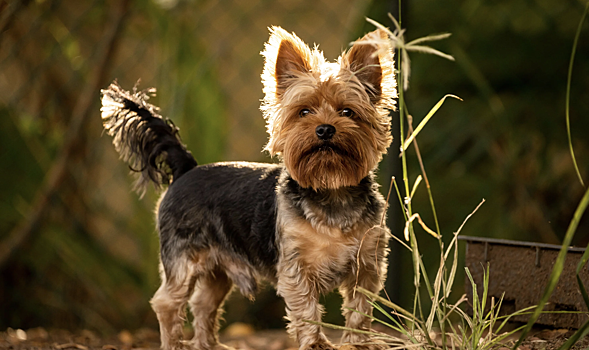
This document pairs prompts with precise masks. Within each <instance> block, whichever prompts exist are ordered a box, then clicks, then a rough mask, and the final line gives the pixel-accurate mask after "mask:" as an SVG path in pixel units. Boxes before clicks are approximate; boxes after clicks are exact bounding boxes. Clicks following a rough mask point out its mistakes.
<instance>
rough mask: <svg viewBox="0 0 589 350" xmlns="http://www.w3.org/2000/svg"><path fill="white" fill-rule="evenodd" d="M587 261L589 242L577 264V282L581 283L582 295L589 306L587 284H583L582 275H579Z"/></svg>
mask: <svg viewBox="0 0 589 350" xmlns="http://www.w3.org/2000/svg"><path fill="white" fill-rule="evenodd" d="M587 261H589V244H588V245H587V248H585V253H583V256H582V257H581V260H580V261H579V263H578V264H577V273H576V275H577V283H578V284H579V290H581V295H583V301H584V302H585V305H586V306H587V308H589V296H588V295H587V290H586V289H585V285H584V284H583V281H581V277H580V276H579V274H580V273H581V270H582V269H583V267H584V266H585V265H586V264H587Z"/></svg>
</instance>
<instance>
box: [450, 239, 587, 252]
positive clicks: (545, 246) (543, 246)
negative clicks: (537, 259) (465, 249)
mask: <svg viewBox="0 0 589 350" xmlns="http://www.w3.org/2000/svg"><path fill="white" fill-rule="evenodd" d="M458 240H459V241H466V242H476V243H485V246H488V244H489V243H491V244H498V245H507V246H516V247H529V248H536V249H552V250H560V249H561V248H562V246H560V245H557V244H547V243H536V242H525V241H512V240H509V239H500V238H485V237H473V236H458ZM568 251H569V252H579V253H584V252H585V248H579V247H568ZM537 252H538V250H537Z"/></svg>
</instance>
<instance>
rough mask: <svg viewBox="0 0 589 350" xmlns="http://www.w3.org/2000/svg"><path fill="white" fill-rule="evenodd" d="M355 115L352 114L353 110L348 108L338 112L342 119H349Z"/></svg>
mask: <svg viewBox="0 0 589 350" xmlns="http://www.w3.org/2000/svg"><path fill="white" fill-rule="evenodd" d="M355 114H356V113H354V111H353V110H351V109H349V108H344V109H342V111H341V112H340V115H341V116H342V117H347V118H351V117H353V116H354V115H355Z"/></svg>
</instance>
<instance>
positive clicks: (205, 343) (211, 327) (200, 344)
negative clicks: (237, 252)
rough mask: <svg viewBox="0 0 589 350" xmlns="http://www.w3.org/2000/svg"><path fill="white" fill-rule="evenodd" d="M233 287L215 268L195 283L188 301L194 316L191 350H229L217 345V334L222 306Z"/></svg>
mask: <svg viewBox="0 0 589 350" xmlns="http://www.w3.org/2000/svg"><path fill="white" fill-rule="evenodd" d="M232 287H233V283H232V282H231V280H230V279H229V277H227V274H226V273H225V272H224V271H223V270H221V269H219V268H217V269H215V270H213V271H211V272H210V273H208V274H206V275H204V276H201V278H199V279H198V281H196V285H195V287H194V292H193V293H192V296H191V297H190V300H189V305H190V311H191V312H192V315H193V316H194V321H193V326H194V337H193V338H192V340H191V341H190V345H191V347H192V348H193V349H215V350H217V349H229V348H228V347H226V346H224V345H222V344H219V340H218V337H217V332H218V330H219V318H220V317H221V313H222V312H223V310H222V308H221V307H222V305H223V302H224V301H225V298H226V296H227V295H228V294H229V292H230V291H231V289H232Z"/></svg>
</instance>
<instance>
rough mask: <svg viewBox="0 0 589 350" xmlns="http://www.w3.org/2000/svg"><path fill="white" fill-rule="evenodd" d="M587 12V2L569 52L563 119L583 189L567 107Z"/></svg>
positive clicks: (588, 3) (588, 4) (588, 7)
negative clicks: (574, 64)
mask: <svg viewBox="0 0 589 350" xmlns="http://www.w3.org/2000/svg"><path fill="white" fill-rule="evenodd" d="M588 10H589V1H588V2H587V5H585V10H584V11H583V16H582V17H581V21H579V26H578V27H577V33H576V34H575V40H574V41H573V49H572V52H571V58H570V61H569V72H568V76H567V87H566V101H565V118H566V125H567V137H568V142H569V151H570V152H571V157H572V159H573V165H574V167H575V171H576V172H577V176H578V177H579V181H580V182H581V185H583V187H585V183H584V182H583V177H582V176H581V172H580V171H579V166H578V165H577V159H576V158H575V150H574V149H573V139H572V136H571V122H570V114H569V106H570V100H571V80H572V77H573V63H574V62H575V53H576V52H577V45H578V44H579V36H580V35H581V28H583V22H585V17H586V16H587V11H588Z"/></svg>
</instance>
